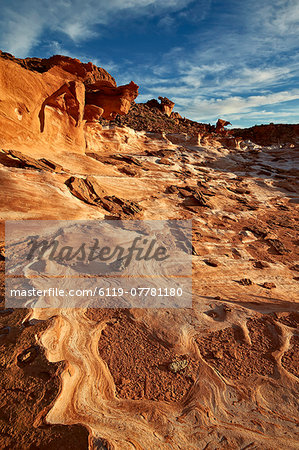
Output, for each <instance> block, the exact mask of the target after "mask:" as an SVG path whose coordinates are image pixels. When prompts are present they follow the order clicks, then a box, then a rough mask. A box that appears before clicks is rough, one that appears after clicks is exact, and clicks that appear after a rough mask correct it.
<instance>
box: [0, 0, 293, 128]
mask: <svg viewBox="0 0 299 450" xmlns="http://www.w3.org/2000/svg"><path fill="white" fill-rule="evenodd" d="M298 36H299V0H250V1H245V0H227V1H225V0H224V1H219V0H196V1H191V0H105V1H104V0H84V1H83V0H52V1H50V0H2V2H1V17H0V49H2V50H3V51H8V52H10V53H12V54H14V55H15V56H17V57H27V56H37V57H49V56H51V55H53V54H63V55H69V56H72V57H75V58H78V59H80V60H81V61H83V62H88V61H92V62H93V63H94V64H97V65H99V66H101V67H104V68H105V69H106V70H108V71H109V72H110V73H111V74H112V75H113V76H114V77H115V79H116V81H117V83H118V84H124V83H128V82H130V81H131V80H133V81H135V82H136V83H137V84H138V85H139V86H140V95H139V97H138V99H137V101H139V102H143V101H146V100H148V99H150V98H153V97H155V98H157V97H158V96H159V95H162V96H167V97H169V98H170V99H171V100H173V101H174V102H175V103H176V106H175V108H174V109H175V110H176V111H178V112H180V114H182V115H183V116H186V117H188V118H190V119H193V120H197V121H200V122H210V123H214V122H215V121H216V120H217V119H218V118H219V117H221V118H224V119H226V120H229V121H230V122H232V124H233V126H235V127H237V126H242V127H243V126H251V125H255V124H261V123H269V122H274V123H298V122H299V51H298V50H299V49H298V47H299V38H298Z"/></svg>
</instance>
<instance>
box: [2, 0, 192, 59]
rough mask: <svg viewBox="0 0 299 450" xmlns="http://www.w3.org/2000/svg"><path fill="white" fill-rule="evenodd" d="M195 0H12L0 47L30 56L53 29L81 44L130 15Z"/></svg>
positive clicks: (7, 6) (182, 5)
mask: <svg viewBox="0 0 299 450" xmlns="http://www.w3.org/2000/svg"><path fill="white" fill-rule="evenodd" d="M191 1H192V0H164V1H163V2H161V1H159V0H126V1H123V0H109V1H106V0H85V1H84V2H82V1H81V0H52V1H51V0H26V1H20V0H11V1H10V2H7V3H6V4H4V5H2V7H1V18H0V46H1V48H3V49H4V50H6V51H8V52H10V53H13V54H14V55H15V56H18V57H25V56H28V54H29V53H30V51H31V50H32V48H33V47H35V46H36V45H37V44H38V43H39V42H40V41H41V40H42V39H46V37H45V35H46V34H47V33H49V32H53V33H55V32H56V33H57V32H58V33H61V34H64V35H65V36H67V37H68V38H69V39H71V40H72V41H73V42H75V43H78V42H82V41H86V40H88V39H91V38H94V37H96V36H97V35H98V34H99V33H100V32H101V29H100V27H101V26H106V25H108V24H109V23H111V22H113V21H115V20H120V19H121V18H122V17H128V18H130V19H131V20H132V19H134V17H138V16H140V15H147V16H148V17H153V16H160V15H163V14H165V12H174V11H178V10H182V9H184V8H185V7H186V6H187V5H188V4H189V3H191Z"/></svg>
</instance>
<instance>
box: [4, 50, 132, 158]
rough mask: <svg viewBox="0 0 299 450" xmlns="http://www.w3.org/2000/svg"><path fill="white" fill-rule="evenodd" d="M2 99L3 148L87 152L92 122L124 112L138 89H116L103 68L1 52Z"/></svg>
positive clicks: (125, 87)
mask: <svg viewBox="0 0 299 450" xmlns="http://www.w3.org/2000/svg"><path fill="white" fill-rule="evenodd" d="M28 69H29V70H28ZM0 95H1V104H0V126H1V129H2V130H3V132H2V134H1V138H0V144H1V145H2V146H3V147H4V146H5V147H6V148H13V149H15V150H21V149H23V150H24V151H26V149H27V148H28V146H29V145H30V147H31V149H34V150H35V152H36V154H40V155H41V156H43V155H44V153H45V149H47V150H46V153H47V152H48V151H49V149H52V150H56V152H57V149H59V150H58V151H60V152H63V151H72V152H75V153H84V152H85V148H86V143H85V133H86V132H87V133H88V127H89V124H92V123H98V120H99V119H100V117H103V118H105V119H106V120H110V119H112V118H114V117H115V116H116V114H120V115H123V114H126V113H127V112H128V110H129V109H130V105H131V102H132V101H133V100H135V98H136V97H137V95H138V86H137V85H136V84H135V83H133V82H131V83H130V84H128V85H124V86H119V87H117V86H116V84H115V81H114V79H113V78H112V77H111V76H110V75H109V74H108V73H107V72H106V71H105V70H104V69H100V68H97V67H96V66H94V65H93V64H91V63H88V64H82V63H81V62H80V61H78V60H75V59H72V58H67V57H62V56H54V57H52V58H49V59H48V60H47V59H43V60H39V59H36V58H34V59H30V58H29V59H26V60H17V59H15V58H13V57H11V56H10V55H7V54H4V53H1V54H0ZM8 119H9V120H8ZM98 127H100V126H98ZM46 153H45V154H46Z"/></svg>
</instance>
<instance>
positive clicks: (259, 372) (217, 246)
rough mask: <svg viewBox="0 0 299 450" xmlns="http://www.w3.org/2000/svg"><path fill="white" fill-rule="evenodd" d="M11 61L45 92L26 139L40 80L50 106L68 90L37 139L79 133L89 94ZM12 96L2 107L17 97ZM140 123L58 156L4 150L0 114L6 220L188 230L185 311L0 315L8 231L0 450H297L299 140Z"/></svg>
mask: <svg viewBox="0 0 299 450" xmlns="http://www.w3.org/2000/svg"><path fill="white" fill-rule="evenodd" d="M5 64H8V65H10V66H9V67H10V68H11V69H12V67H15V65H16V66H17V67H18V69H16V71H15V72H14V70H13V69H12V72H11V77H12V78H13V77H14V76H16V74H17V73H19V72H18V71H19V70H20V71H25V72H26V76H25V75H24V76H25V78H24V80H25V82H26V83H25V87H24V89H23V90H24V92H27V91H28V90H29V87H28V86H27V83H31V82H32V83H33V80H35V82H36V83H37V84H38V86H39V88H40V89H41V90H40V91H39V92H42V93H43V95H41V94H40V93H39V95H37V91H36V92H35V93H33V96H35V99H34V101H35V102H37V100H38V101H39V103H38V102H37V103H38V104H39V108H36V110H35V113H34V114H33V112H30V114H32V121H33V122H32V124H31V122H30V121H29V119H26V120H27V122H26V123H27V125H28V129H29V130H30V132H31V130H33V131H32V135H33V137H34V135H35V136H36V134H35V133H36V132H37V131H36V128H34V127H35V125H36V127H37V130H39V127H40V122H39V118H38V113H39V111H40V105H41V104H42V102H43V101H44V100H45V97H44V93H45V84H44V83H45V80H46V84H47V83H49V84H47V86H48V85H49V86H50V87H51V89H48V88H47V89H46V91H47V92H48V96H49V97H50V96H51V95H52V94H53V93H54V92H57V91H59V89H60V88H61V86H62V85H64V83H66V84H67V83H69V84H67V85H66V89H64V91H63V92H58V95H56V97H55V96H54V97H55V98H53V97H52V99H51V100H50V103H52V100H53V102H54V106H53V104H51V106H50V105H47V106H45V128H44V131H43V132H42V133H47V120H48V119H47V114H48V113H49V112H50V111H51V108H54V109H55V111H56V113H55V114H57V115H58V116H59V118H60V116H61V114H62V115H63V116H64V115H65V118H66V120H67V121H68V122H65V123H68V126H67V127H66V128H65V130H66V129H67V130H68V133H69V132H70V130H73V129H75V128H80V125H79V126H78V124H77V125H76V117H77V116H76V114H79V116H78V117H79V121H80V120H81V118H82V114H83V110H82V107H81V106H82V105H81V104H79V103H80V102H79V103H76V102H74V101H73V100H74V99H76V98H77V99H80V98H83V97H84V96H82V95H81V94H82V93H81V91H80V89H81V87H82V86H84V89H85V92H86V91H87V89H86V87H85V84H84V81H82V80H81V81H78V78H76V79H69V75H66V71H65V70H62V69H61V67H57V66H55V65H54V66H52V67H51V68H49V69H47V70H44V69H43V68H42V67H41V66H40V64H44V63H41V62H40V61H39V62H38V66H39V67H40V71H37V69H36V70H35V69H32V68H30V70H28V69H26V68H25V67H24V64H25V63H22V64H21V63H20V62H18V63H16V62H14V61H11V60H10V59H9V58H8V59H7V58H5V59H4V65H5ZM12 64H13V65H14V66H11V65H12ZM28 64H29V63H28ZM35 67H37V66H35ZM5 70H6V69H5ZM53 71H54V72H55V76H54V74H53ZM7 73H8V72H7ZM22 73H23V72H22ZM61 73H64V75H59V74H61ZM67 73H68V74H70V72H67ZM47 74H48V75H47ZM51 74H53V78H51V77H52V75H51ZM50 75H51V77H50ZM43 76H45V77H50V78H45V79H44V78H43ZM31 77H33V78H31ZM41 77H42V78H41ZM57 77H58V81H57V83H56V82H55V83H56V84H55V83H54V81H53V80H57ZM76 77H77V75H76ZM8 79H9V80H10V78H8ZM62 79H63V80H62ZM30 80H31V81H30ZM51 80H52V81H51ZM2 81H3V79H2ZM62 81H63V82H62ZM97 81H98V80H95V79H93V80H91V84H94V83H97ZM73 82H74V83H73ZM105 82H109V83H111V80H109V79H108V80H106V81H105ZM70 83H73V84H70ZM76 83H79V84H76ZM80 83H82V84H80ZM54 85H55V86H54ZM80 86H81V87H80ZM97 86H98V85H97ZM108 87H109V89H110V88H111V89H112V87H111V85H109V86H108ZM19 88H20V86H19ZM113 89H116V87H115V86H113ZM134 89H135V88H134ZM134 89H133V91H134ZM97 91H98V88H97V89H96V90H95V91H93V90H91V91H90V92H95V93H96V94H95V96H96V95H98V93H97ZM8 92H10V96H11V98H10V99H8V98H7V97H6V98H4V103H5V102H6V103H5V105H6V106H7V105H8V103H9V102H10V104H12V103H13V101H16V98H17V97H18V95H20V96H21V94H18V89H17V90H16V94H15V97H12V91H9V90H8ZM28 92H29V91H28ZM82 92H83V91H82ZM113 92H115V91H113ZM22 95H24V94H22ZM28 95H29V94H28ZM128 95H129V94H128ZM130 95H131V94H130ZM80 96H81V97H80ZM20 98H21V97H20ZM80 101H81V100H80ZM82 102H83V100H82ZM13 105H14V104H13ZM55 105H56V106H55ZM6 106H5V107H6ZM31 107H32V108H33V103H32V104H31ZM135 107H136V104H135V105H134V104H133V109H134V108H135ZM59 108H60V109H59ZM85 108H86V106H85ZM98 108H100V107H98ZM124 108H125V106H124ZM91 109H92V108H91ZM147 109H149V108H148V107H147V106H144V107H142V108H140V109H139V110H140V111H143V112H144V111H147ZM12 111H13V109H11V110H7V113H8V112H9V113H10V114H12ZM24 111H25V110H24ZM32 111H33V110H32ZM57 111H60V112H61V114H60V113H58V112H57ZM131 111H132V110H131ZM134 111H135V113H136V114H135V115H134V120H135V123H136V127H137V125H138V127H140V128H141V129H140V130H139V131H136V130H133V129H132V128H129V127H127V126H122V127H118V126H116V125H115V123H116V121H111V122H110V125H111V124H114V126H110V127H109V128H108V127H106V126H105V123H103V127H101V126H98V125H97V124H96V125H94V124H92V125H88V129H85V138H84V142H83V144H82V145H78V147H76V148H75V150H76V151H75V150H74V147H73V141H72V140H71V142H72V144H70V145H71V147H68V148H69V149H70V148H71V150H69V151H67V152H66V151H61V148H60V147H59V146H58V147H56V145H57V141H55V140H53V142H52V143H49V142H48V143H47V144H45V143H43V144H42V142H41V141H39V144H38V145H39V147H37V146H35V145H33V146H31V142H32V141H30V139H27V140H18V139H17V137H16V136H13V139H12V140H11V141H10V132H9V127H10V125H9V123H10V121H11V117H12V115H9V116H8V117H9V119H8V117H6V118H5V117H4V116H2V119H1V120H2V121H3V122H1V129H2V128H3V127H4V126H6V124H7V126H6V128H3V129H4V135H3V141H2V144H1V145H2V147H3V149H4V150H5V152H3V153H1V155H0V156H1V157H0V171H1V177H2V180H3V184H2V189H1V192H0V195H1V197H2V204H3V205H5V206H4V208H3V210H2V213H1V219H2V221H3V220H8V219H18V220H22V219H61V220H67V219H80V220H82V219H103V218H107V217H108V218H109V217H110V218H111V217H112V218H121V219H122V220H131V219H132V218H144V219H149V220H151V219H192V220H193V238H192V244H193V251H192V253H193V304H192V308H190V309H175V308H160V309H141V308H140V309H130V310H129V309H127V310H124V309H101V308H98V309H96V308H95V309H79V308H77V309H76V308H70V309H35V310H33V311H32V310H18V309H11V308H5V306H4V279H3V271H4V258H5V251H4V244H3V242H4V236H3V230H2V235H1V239H0V250H1V251H0V265H1V269H2V281H3V283H2V285H1V287H0V288H1V298H2V303H1V309H0V350H1V361H0V371H1V392H2V395H1V400H0V406H1V414H0V447H1V448H7V449H8V448H14V446H15V444H16V443H17V448H45V449H46V448H53V449H54V448H62V449H63V448H70V447H71V448H80V449H85V448H86V449H87V448H115V449H121V450H123V449H133V448H138V449H141V448H144V449H148V448H155V449H156V448H157V449H169V448H171V449H182V448H184V449H185V448H187V449H207V448H210V449H240V448H242V449H245V448H258V449H267V450H268V449H272V448H279V449H285V450H287V449H294V450H295V449H296V448H298V432H297V428H296V426H297V424H298V394H299V392H298V391H299V381H298V380H299V379H298V369H297V366H298V357H297V355H298V300H299V299H298V252H297V246H298V245H297V244H298V206H297V205H298V203H297V193H296V192H297V190H298V176H297V173H296V171H295V164H297V163H298V156H299V155H298V149H299V142H298V139H297V137H296V135H292V142H291V144H287V143H285V144H284V146H283V147H281V144H275V145H271V146H270V145H267V147H264V146H261V145H258V144H253V143H252V142H249V141H244V140H242V139H237V140H236V138H235V137H234V136H231V135H228V136H224V135H223V134H217V133H216V132H215V129H209V128H208V126H207V127H202V126H201V125H200V124H197V125H194V128H193V125H191V126H190V127H188V125H189V124H190V123H189V122H187V121H184V120H183V119H180V118H177V119H176V120H178V121H179V122H180V124H182V126H184V127H185V128H183V129H181V128H180V126H181V125H175V124H173V126H174V128H173V129H166V132H160V131H157V132H149V131H148V129H147V126H146V127H145V129H144V130H142V126H143V124H144V123H145V122H146V120H148V116H142V115H141V116H140V122H139V124H138V123H137V122H138V114H137V112H138V108H137V107H136V109H135V110H134ZM95 112H96V111H95ZM112 112H113V111H112ZM52 113H53V111H52V112H51V114H52ZM97 113H99V114H100V112H99V111H98V112H97ZM18 114H19V113H18ZM24 114H25V113H24ZM26 114H29V113H26ZM53 114H54V113H53ZM84 114H85V113H84ZM86 114H87V113H86ZM91 115H92V113H91ZM58 116H57V117H58ZM3 117H4V118H3ZM126 117H127V116H124V119H125V118H126ZM150 117H151V116H150ZM159 117H162V113H161V116H159ZM170 119H171V118H168V117H167V116H165V114H163V121H162V118H161V124H162V123H164V124H169V123H170V122H168V120H170ZM16 120H18V121H19V122H18V123H21V122H22V121H21V120H19V119H18V118H16V119H15V121H16ZM22 120H23V119H22ZM84 120H85V119H84V118H83V121H84ZM86 120H87V119H86ZM164 120H165V121H164ZM24 121H25V119H24ZM190 122H191V121H190ZM16 123H17V122H14V127H15V128H14V131H15V130H16V129H17V130H19V133H20V134H21V135H22V133H25V131H24V130H23V129H22V127H21V126H20V127H18V128H16ZM53 123H54V122H53ZM53 123H52V128H53V126H54V125H53ZM146 123H147V124H148V123H149V122H146ZM33 124H35V125H34V126H33ZM167 126H168V125H167ZM175 126H177V128H175ZM136 127H135V128H136ZM188 128H189V129H190V133H189V134H188ZM28 129H27V133H28ZM22 130H23V131H22ZM87 130H88V131H87ZM182 130H183V131H182ZM195 130H196V132H195ZM48 131H49V132H50V130H48ZM38 132H39V133H40V131H38ZM52 132H53V133H54V130H52ZM64 132H66V131H63V133H64ZM5 133H6V134H5ZM61 133H62V132H61ZM243 133H244V134H246V130H245V131H243ZM23 136H24V135H23ZM62 138H63V139H64V140H68V139H71V138H70V137H69V136H68V137H67V134H65V135H64V134H61V139H62ZM32 139H33V138H32ZM296 139H297V140H296ZM20 142H22V146H21V145H19V144H20ZM61 142H62V141H61ZM65 148H66V147H64V149H65ZM23 250H24V249H23ZM274 286H275V287H274ZM270 287H271V288H270ZM92 446H93V447H92Z"/></svg>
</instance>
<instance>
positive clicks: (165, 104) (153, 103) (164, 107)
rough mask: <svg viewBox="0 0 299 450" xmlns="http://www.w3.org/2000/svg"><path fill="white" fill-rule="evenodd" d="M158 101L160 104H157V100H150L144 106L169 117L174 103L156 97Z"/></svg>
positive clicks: (165, 98)
mask: <svg viewBox="0 0 299 450" xmlns="http://www.w3.org/2000/svg"><path fill="white" fill-rule="evenodd" d="M158 99H159V100H160V103H159V102H158V100H156V99H155V98H153V99H152V100H149V101H148V102H146V105H147V106H148V107H149V108H151V109H158V110H159V111H161V112H162V113H163V114H165V115H166V116H167V117H170V115H171V113H172V110H173V108H174V105H175V103H174V102H172V101H171V100H169V98H167V97H158Z"/></svg>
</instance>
